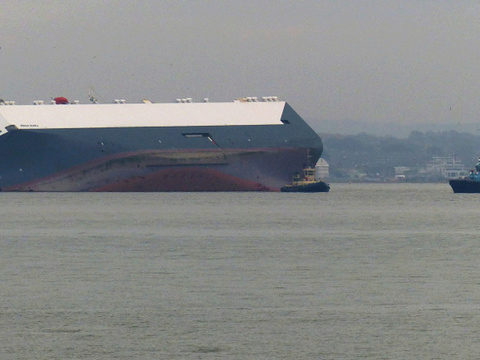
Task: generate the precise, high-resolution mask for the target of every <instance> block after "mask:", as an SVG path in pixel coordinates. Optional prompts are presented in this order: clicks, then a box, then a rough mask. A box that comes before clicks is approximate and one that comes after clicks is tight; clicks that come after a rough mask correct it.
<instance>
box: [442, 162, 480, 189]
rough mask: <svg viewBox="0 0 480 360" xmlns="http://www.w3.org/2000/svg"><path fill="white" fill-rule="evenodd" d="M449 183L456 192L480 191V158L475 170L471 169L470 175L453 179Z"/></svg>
mask: <svg viewBox="0 0 480 360" xmlns="http://www.w3.org/2000/svg"><path fill="white" fill-rule="evenodd" d="M448 183H449V184H450V186H451V187H452V190H453V192H454V193H470V194H474V193H480V158H478V162H477V164H476V165H475V170H470V174H468V176H465V177H462V178H458V179H451V180H450V181H449V182H448Z"/></svg>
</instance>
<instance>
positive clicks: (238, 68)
mask: <svg viewBox="0 0 480 360" xmlns="http://www.w3.org/2000/svg"><path fill="white" fill-rule="evenodd" d="M479 10H480V3H478V2H475V1H455V2H452V1H446V0H445V1H443V0H440V1H433V0H418V1H409V0H407V1H393V0H384V1H356V2H351V1H345V2H335V1H326V0H323V1H322V0H321V1H313V0H312V1H302V2H281V1H265V0H259V1H242V2H238V1H232V0H224V1H221V2H220V1H217V2H195V1H184V2H179V1H154V0H140V1H136V2H126V1H114V0H104V1H101V2H99V1H94V0H83V1H81V2H78V1H73V0H66V1H57V0H45V1H42V2H39V1H33V0H23V1H15V2H6V3H5V4H2V11H1V13H0V29H1V30H2V32H1V33H2V35H3V36H2V38H1V39H0V66H1V68H2V80H3V81H2V87H1V89H0V98H3V99H9V100H10V99H11V100H16V101H17V103H23V104H30V103H32V101H33V100H35V99H44V100H48V99H49V98H50V97H53V96H58V95H62V96H66V97H68V98H70V99H79V100H80V101H81V102H87V101H88V100H87V96H88V92H89V91H90V90H91V89H94V91H95V94H96V96H97V97H98V98H99V99H100V100H101V101H102V102H110V101H111V100H112V99H114V98H126V99H127V100H128V101H130V102H136V101H139V100H141V99H142V98H149V99H151V100H153V101H159V102H168V101H173V100H174V99H175V98H178V97H192V98H193V99H194V100H197V101H200V100H201V99H202V98H204V97H208V98H210V99H211V100H212V101H230V100H232V99H234V98H237V97H241V96H267V95H276V96H279V97H281V98H282V99H285V100H287V101H288V102H289V103H290V104H291V105H292V106H293V107H294V109H295V110H296V111H297V112H298V113H299V114H300V115H301V116H302V117H304V118H305V119H310V120H311V121H312V126H313V127H314V128H315V129H317V130H318V129H321V128H322V123H323V124H327V122H328V121H330V122H332V123H335V122H342V121H344V120H345V119H351V121H354V122H358V123H359V124H363V123H365V122H370V123H377V124H384V125H385V127H386V128H388V127H390V125H395V126H397V127H401V126H405V127H407V128H409V127H411V126H414V124H432V125H435V124H443V123H446V124H460V125H461V126H462V124H470V123H475V122H476V121H477V114H478V113H479V104H478V101H477V94H478V93H479V88H480V74H479V72H478V70H477V64H478V56H479V55H477V53H476V51H475V49H477V48H479V45H480V39H479V37H478V34H479V33H480V31H479V30H480V21H479V20H478V13H479Z"/></svg>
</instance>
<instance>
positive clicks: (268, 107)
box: [0, 101, 285, 129]
mask: <svg viewBox="0 0 480 360" xmlns="http://www.w3.org/2000/svg"><path fill="white" fill-rule="evenodd" d="M284 107H285V102H283V101H272V102H267V101H265V102H243V101H235V102H230V103H211V102H205V103H167V104H155V103H141V104H124V103H117V104H84V105H82V104H69V105H3V106H0V125H1V127H3V128H6V127H7V126H9V125H14V126H15V127H16V128H18V129H65V128H112V127H172V126H231V125H282V122H281V116H282V112H283V110H284Z"/></svg>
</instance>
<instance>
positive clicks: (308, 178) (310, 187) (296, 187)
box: [280, 167, 330, 192]
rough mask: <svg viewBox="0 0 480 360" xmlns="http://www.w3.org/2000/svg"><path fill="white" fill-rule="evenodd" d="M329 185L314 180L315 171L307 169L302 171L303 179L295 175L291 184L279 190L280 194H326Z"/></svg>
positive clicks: (310, 168)
mask: <svg viewBox="0 0 480 360" xmlns="http://www.w3.org/2000/svg"><path fill="white" fill-rule="evenodd" d="M329 190H330V185H329V184H327V183H326V182H324V181H321V180H315V169H314V168H312V167H307V168H305V169H303V177H301V176H300V174H299V173H297V174H295V175H294V177H293V181H292V183H291V184H287V185H285V186H282V187H281V188H280V191H281V192H328V191H329Z"/></svg>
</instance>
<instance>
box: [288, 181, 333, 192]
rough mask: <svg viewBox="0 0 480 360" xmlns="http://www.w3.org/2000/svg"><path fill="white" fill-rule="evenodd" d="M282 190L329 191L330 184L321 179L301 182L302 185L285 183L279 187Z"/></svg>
mask: <svg viewBox="0 0 480 360" xmlns="http://www.w3.org/2000/svg"><path fill="white" fill-rule="evenodd" d="M280 191H282V192H305V193H313V192H329V191H330V185H329V184H327V183H326V182H323V181H316V182H314V183H311V184H302V185H286V186H282V187H281V188H280Z"/></svg>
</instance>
